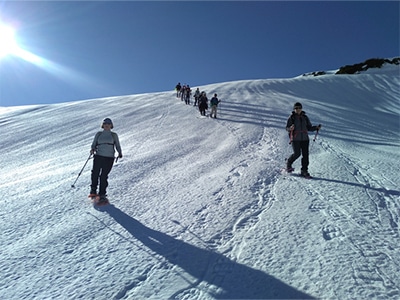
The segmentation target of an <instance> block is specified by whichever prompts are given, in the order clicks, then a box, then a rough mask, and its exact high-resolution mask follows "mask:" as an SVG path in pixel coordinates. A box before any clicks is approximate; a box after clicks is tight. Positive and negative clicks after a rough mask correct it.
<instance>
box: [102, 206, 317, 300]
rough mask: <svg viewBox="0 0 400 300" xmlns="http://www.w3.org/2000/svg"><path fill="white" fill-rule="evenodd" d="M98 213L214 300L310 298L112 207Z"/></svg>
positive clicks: (256, 271) (106, 207)
mask: <svg viewBox="0 0 400 300" xmlns="http://www.w3.org/2000/svg"><path fill="white" fill-rule="evenodd" d="M102 211H104V212H107V213H108V214H109V215H110V216H111V217H112V218H113V219H114V220H115V221H116V222H118V223H119V224H120V225H121V226H122V227H124V228H125V229H126V230H127V231H128V232H129V233H130V234H131V235H132V237H134V238H136V239H137V240H139V241H140V242H141V243H143V245H144V246H146V247H148V248H149V249H151V250H152V251H153V252H155V253H156V254H158V255H161V256H163V257H164V258H165V259H166V260H168V261H169V262H170V263H171V264H174V265H176V266H178V267H180V268H182V269H183V270H185V271H186V272H187V273H188V274H190V275H192V276H193V277H195V278H196V279H197V281H196V284H192V286H191V287H192V288H195V287H196V286H197V285H198V284H200V283H201V282H207V283H208V284H210V285H213V286H214V287H216V289H217V292H215V291H214V292H212V291H207V292H208V293H211V294H212V296H213V297H214V298H215V299H227V298H230V299H266V298H267V299H271V298H272V299H312V298H313V297H311V296H310V295H307V294H305V293H303V292H301V291H298V290H296V289H295V288H293V287H291V286H289V285H287V284H285V283H283V282H282V281H280V280H278V279H276V278H274V277H273V276H271V275H268V274H266V273H264V272H262V271H260V270H256V269H253V268H250V267H248V266H246V265H243V264H240V263H237V262H235V261H232V260H230V259H229V258H227V257H225V256H224V255H222V254H220V253H217V252H214V251H211V250H208V249H202V248H199V247H196V246H193V245H190V244H188V243H186V242H184V241H182V240H178V239H175V238H173V237H171V236H169V235H167V234H165V233H162V232H160V231H156V230H153V229H150V228H149V227H146V226H145V225H143V224H141V223H140V222H139V221H137V220H136V219H134V218H132V217H131V216H129V215H127V214H126V213H124V212H123V211H121V210H120V209H118V208H117V207H115V206H113V205H108V206H105V207H104V208H102ZM266 251H267V249H266ZM189 288H190V287H189ZM173 296H176V295H173Z"/></svg>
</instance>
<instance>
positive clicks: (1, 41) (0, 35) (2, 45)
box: [0, 24, 19, 59]
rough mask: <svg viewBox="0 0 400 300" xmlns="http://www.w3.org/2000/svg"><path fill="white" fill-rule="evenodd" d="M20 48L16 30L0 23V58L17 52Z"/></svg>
mask: <svg viewBox="0 0 400 300" xmlns="http://www.w3.org/2000/svg"><path fill="white" fill-rule="evenodd" d="M18 49H19V47H18V44H17V41H16V40H15V35H14V30H13V29H12V28H11V27H8V26H5V25H1V24H0V59H1V58H2V57H4V56H7V55H9V54H15V52H17V51H18Z"/></svg>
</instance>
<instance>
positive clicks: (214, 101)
mask: <svg viewBox="0 0 400 300" xmlns="http://www.w3.org/2000/svg"><path fill="white" fill-rule="evenodd" d="M220 102H221V101H220V100H218V98H217V94H214V97H212V98H211V100H210V105H211V113H210V117H211V118H212V117H213V115H214V119H216V118H217V106H218V103H220Z"/></svg>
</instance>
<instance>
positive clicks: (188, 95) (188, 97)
mask: <svg viewBox="0 0 400 300" xmlns="http://www.w3.org/2000/svg"><path fill="white" fill-rule="evenodd" d="M191 95H192V90H191V89H190V86H189V85H187V86H186V90H185V103H186V104H190V96H191Z"/></svg>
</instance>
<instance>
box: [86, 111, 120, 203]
mask: <svg viewBox="0 0 400 300" xmlns="http://www.w3.org/2000/svg"><path fill="white" fill-rule="evenodd" d="M101 128H103V131H99V132H97V133H96V135H95V137H94V139H93V143H92V147H91V149H90V153H91V154H92V155H94V159H93V169H92V184H91V189H90V195H89V196H90V197H95V196H97V195H98V196H99V197H100V201H107V193H106V189H107V186H108V181H107V179H108V174H109V173H110V171H111V169H112V166H113V163H114V159H115V157H114V153H115V149H117V151H118V158H122V150H121V145H120V143H119V139H118V135H117V134H116V133H115V132H112V131H111V129H113V128H114V126H113V123H112V121H111V119H110V118H105V119H104V120H103V123H102V125H101ZM99 177H100V188H99V193H98V194H97V186H98V183H99Z"/></svg>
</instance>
